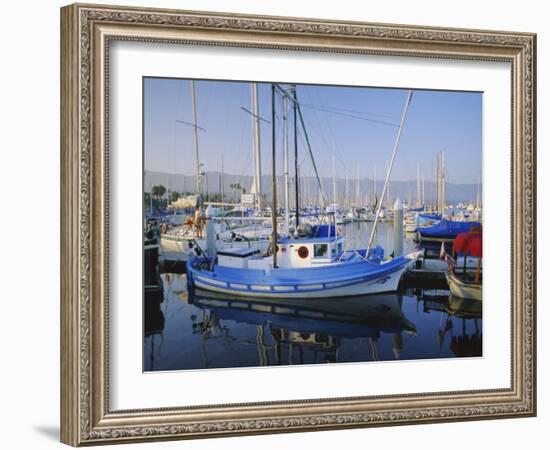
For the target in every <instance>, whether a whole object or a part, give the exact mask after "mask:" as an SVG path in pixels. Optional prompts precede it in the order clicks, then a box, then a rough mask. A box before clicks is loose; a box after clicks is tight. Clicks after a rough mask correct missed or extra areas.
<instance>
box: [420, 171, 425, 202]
mask: <svg viewBox="0 0 550 450" xmlns="http://www.w3.org/2000/svg"><path fill="white" fill-rule="evenodd" d="M420 179H421V183H422V191H421V192H422V203H421V205H420V206H422V207H424V205H425V204H426V199H425V198H424V168H423V167H421V168H420Z"/></svg>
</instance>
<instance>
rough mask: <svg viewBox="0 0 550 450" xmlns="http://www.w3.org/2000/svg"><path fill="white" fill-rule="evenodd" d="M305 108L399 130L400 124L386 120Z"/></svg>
mask: <svg viewBox="0 0 550 450" xmlns="http://www.w3.org/2000/svg"><path fill="white" fill-rule="evenodd" d="M304 106H305V107H306V108H310V109H313V110H317V111H322V112H327V113H330V114H336V115H339V116H344V117H350V118H352V119H357V120H365V121H367V122H373V123H378V124H380V125H387V126H389V127H394V128H399V125H398V124H396V123H392V122H386V121H384V120H377V119H369V118H368V117H360V116H356V115H354V114H348V113H343V112H336V111H331V110H330V109H325V108H322V107H313V106H306V105H304Z"/></svg>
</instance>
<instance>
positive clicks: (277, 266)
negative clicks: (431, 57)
mask: <svg viewBox="0 0 550 450" xmlns="http://www.w3.org/2000/svg"><path fill="white" fill-rule="evenodd" d="M278 89H281V88H278ZM281 90H282V89H281ZM283 93H284V95H285V96H286V98H288V99H290V100H291V101H293V102H294V106H295V107H294V111H295V112H294V121H295V123H296V109H297V107H298V108H299V105H298V102H297V100H296V91H295V88H294V89H291V93H292V94H293V98H292V97H290V96H289V95H288V93H287V92H286V91H283ZM411 96H412V92H410V91H409V94H408V97H407V101H406V104H405V109H404V111H403V117H402V120H401V125H400V127H399V131H398V135H397V140H396V143H395V146H394V149H393V154H392V159H391V163H390V165H389V168H388V174H387V177H386V182H385V185H384V190H383V192H382V198H381V200H380V205H381V202H382V201H383V198H384V193H385V191H386V186H387V184H388V181H389V176H390V171H391V168H392V164H393V161H394V159H395V155H396V151H397V146H398V143H399V138H400V135H401V130H402V128H403V123H404V120H405V117H406V113H407V110H408V106H409V104H410V100H411ZM272 127H273V128H272V130H273V136H272V139H273V145H272V151H273V155H272V159H273V175H272V183H273V187H274V188H273V189H272V197H273V198H272V202H273V205H272V220H273V226H272V232H273V235H272V239H271V246H270V249H269V251H268V252H266V253H262V252H260V251H259V250H255V249H252V248H240V249H237V248H235V249H227V250H225V249H224V250H221V251H219V252H217V255H216V254H214V253H210V254H208V255H201V256H197V257H194V258H192V259H191V260H190V261H189V262H188V264H187V273H188V283H189V285H190V287H191V288H193V287H198V288H201V289H206V290H209V291H214V292H221V293H226V294H233V295H238V296H249V297H250V296H256V297H275V298H276V297H282V298H308V297H309V298H311V297H343V296H353V295H365V294H374V293H381V292H391V291H395V290H397V287H398V284H399V281H400V279H401V275H402V274H403V273H404V272H405V271H406V270H407V269H408V268H409V267H410V266H411V265H412V264H413V263H414V262H415V261H416V259H417V257H418V256H419V254H420V252H415V253H411V254H409V255H406V256H398V257H394V258H393V259H388V260H383V250H382V249H381V248H379V247H375V248H371V243H372V239H373V236H374V234H371V238H370V240H369V244H368V247H367V248H366V249H355V250H345V249H344V248H345V245H344V244H345V242H344V237H343V236H341V235H338V233H337V227H336V226H335V222H336V217H335V214H334V213H333V214H332V215H331V216H330V218H331V220H332V223H328V224H322V225H317V226H310V225H308V224H302V225H299V224H298V223H297V227H296V230H295V232H294V233H287V236H285V237H283V238H281V237H280V236H279V235H278V233H277V226H276V224H277V217H276V216H277V206H276V205H277V200H276V189H275V185H276V170H275V168H276V164H275V159H276V157H275V155H276V153H275V149H276V146H275V85H272ZM295 145H297V144H296V140H295ZM285 150H286V148H285ZM285 209H286V208H285ZM298 209H299V208H297V211H298ZM287 211H288V210H287V209H286V212H285V213H286V214H288V212H287ZM377 214H378V215H379V214H380V206H379V208H378V212H377ZM285 222H287V223H288V219H286V220H285ZM375 228H376V221H375V223H374V227H373V231H374V230H375ZM287 231H288V229H287ZM207 235H208V231H207Z"/></svg>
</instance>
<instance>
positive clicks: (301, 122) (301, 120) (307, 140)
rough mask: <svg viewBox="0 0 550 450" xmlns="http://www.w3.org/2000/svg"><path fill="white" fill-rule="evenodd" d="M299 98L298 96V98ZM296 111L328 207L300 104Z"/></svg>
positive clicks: (325, 204)
mask: <svg viewBox="0 0 550 450" xmlns="http://www.w3.org/2000/svg"><path fill="white" fill-rule="evenodd" d="M296 98H298V96H296ZM296 103H297V105H296V110H297V111H298V117H299V118H300V125H302V129H303V130H304V136H305V138H306V142H307V148H308V151H309V155H310V156H311V163H312V164H313V170H314V172H315V177H316V178H317V184H318V185H319V190H320V191H321V196H322V197H323V203H324V206H325V207H326V206H327V204H328V203H327V198H326V196H325V190H324V189H323V185H322V184H321V180H320V179H319V172H318V171H317V164H315V158H314V157H313V150H312V149H311V144H310V142H309V137H308V135H307V130H306V126H305V124H304V118H303V116H302V108H300V102H298V101H297V102H296Z"/></svg>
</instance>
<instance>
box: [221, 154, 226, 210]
mask: <svg viewBox="0 0 550 450" xmlns="http://www.w3.org/2000/svg"><path fill="white" fill-rule="evenodd" d="M224 178H225V177H224V173H223V155H222V178H221V183H220V184H221V189H220V191H221V192H220V193H221V196H222V203H223V202H224V201H225V200H224V197H225V179H224Z"/></svg>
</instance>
